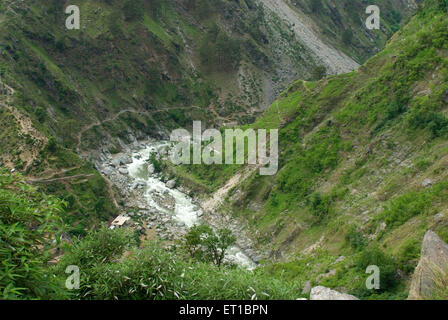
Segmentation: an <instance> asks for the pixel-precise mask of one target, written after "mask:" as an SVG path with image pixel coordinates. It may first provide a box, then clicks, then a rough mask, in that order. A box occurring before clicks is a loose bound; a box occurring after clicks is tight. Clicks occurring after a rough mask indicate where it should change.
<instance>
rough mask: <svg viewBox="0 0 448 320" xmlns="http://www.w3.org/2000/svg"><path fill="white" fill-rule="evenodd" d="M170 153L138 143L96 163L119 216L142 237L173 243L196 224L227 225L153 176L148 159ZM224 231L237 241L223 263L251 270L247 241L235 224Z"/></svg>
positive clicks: (170, 182) (165, 145) (159, 144)
mask: <svg viewBox="0 0 448 320" xmlns="http://www.w3.org/2000/svg"><path fill="white" fill-rule="evenodd" d="M169 152H170V143H169V142H164V141H147V142H144V143H142V142H140V143H134V144H133V145H131V146H127V147H126V150H125V151H124V152H122V153H119V154H114V155H112V154H110V153H108V152H104V153H103V154H102V155H101V160H100V161H98V162H97V163H96V166H97V168H98V170H99V171H100V173H101V174H103V175H104V176H106V177H107V178H108V179H109V180H110V181H111V182H112V183H113V184H114V185H115V186H117V188H118V190H119V193H120V199H121V201H122V204H123V212H122V214H123V215H125V216H128V217H130V218H131V220H130V222H129V225H130V226H131V227H132V228H134V229H136V230H138V231H139V232H140V233H142V234H143V233H145V232H148V230H152V231H154V232H155V234H156V236H157V238H158V239H161V240H166V241H175V240H180V239H182V238H183V237H184V235H185V234H186V233H187V232H188V229H189V228H190V227H192V226H193V225H195V224H198V223H207V224H210V225H211V226H212V227H217V226H221V225H222V221H228V220H229V218H228V217H227V218H225V217H224V218H223V217H222V216H221V217H216V219H214V218H213V216H211V215H210V214H207V216H206V217H205V215H204V211H203V210H202V208H201V202H200V200H199V199H195V198H192V197H191V196H190V192H189V191H188V190H187V189H186V188H184V187H183V186H178V185H177V183H176V180H175V179H169V178H168V177H167V175H166V174H165V173H164V172H156V168H155V167H154V165H153V164H152V163H151V162H150V160H149V158H150V155H151V154H154V155H155V157H156V158H162V159H167V158H168V156H169ZM229 222H230V221H229ZM226 227H228V228H230V229H231V230H232V231H233V232H234V234H235V235H236V236H237V238H238V241H237V244H238V246H235V247H233V248H231V249H230V250H229V252H228V254H227V256H226V260H227V261H230V262H234V263H237V264H238V265H240V266H243V267H246V268H249V269H253V268H254V267H255V266H256V264H255V262H254V260H257V255H256V254H255V253H254V252H253V251H252V250H251V249H250V241H249V240H248V239H245V237H239V233H238V230H236V229H237V227H236V224H231V223H228V225H226ZM240 246H241V247H243V248H244V249H245V251H246V250H247V251H248V254H246V253H245V252H243V250H241V249H240ZM249 255H250V258H249Z"/></svg>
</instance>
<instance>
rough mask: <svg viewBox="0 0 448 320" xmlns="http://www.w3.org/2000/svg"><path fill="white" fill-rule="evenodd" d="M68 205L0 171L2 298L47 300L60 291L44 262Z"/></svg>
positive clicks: (59, 229)
mask: <svg viewBox="0 0 448 320" xmlns="http://www.w3.org/2000/svg"><path fill="white" fill-rule="evenodd" d="M64 206H65V203H64V202H62V201H60V200H59V199H57V198H55V197H53V196H47V195H45V194H43V193H41V192H38V191H37V190H36V189H35V188H33V187H30V186H29V185H27V184H26V183H25V181H24V179H23V177H21V176H20V175H12V174H10V173H8V172H6V171H5V170H4V169H1V168H0V259H1V261H2V263H1V265H0V296H1V298H2V299H33V298H35V297H41V298H47V297H49V295H50V294H51V293H52V292H53V291H55V290H56V291H57V290H58V288H57V287H56V286H55V284H53V283H52V281H49V279H48V277H49V275H48V270H47V269H46V268H45V263H46V261H47V260H48V258H49V256H50V255H49V253H50V250H51V249H52V248H54V245H53V240H55V241H57V242H59V236H60V234H61V232H62V230H63V229H62V226H63V223H62V219H61V216H62V212H63V208H64ZM43 249H44V250H43Z"/></svg>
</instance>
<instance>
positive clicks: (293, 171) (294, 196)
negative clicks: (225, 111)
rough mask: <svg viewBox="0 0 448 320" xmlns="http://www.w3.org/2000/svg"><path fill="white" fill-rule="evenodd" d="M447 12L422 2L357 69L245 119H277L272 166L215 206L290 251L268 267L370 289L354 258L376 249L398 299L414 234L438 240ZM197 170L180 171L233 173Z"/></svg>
mask: <svg viewBox="0 0 448 320" xmlns="http://www.w3.org/2000/svg"><path fill="white" fill-rule="evenodd" d="M447 21H448V20H447V6H446V2H438V1H427V2H426V5H425V7H424V9H422V10H421V11H420V12H419V13H418V14H417V15H416V16H415V17H413V18H412V19H411V21H410V23H409V24H408V25H407V26H406V27H405V28H403V29H402V30H401V31H399V32H398V33H397V34H396V35H395V36H394V37H393V38H392V39H391V41H390V42H389V43H388V45H387V47H386V49H385V50H384V51H382V52H381V53H379V54H378V55H376V56H374V57H373V58H371V59H369V60H368V61H367V62H366V63H365V64H364V65H362V66H361V67H360V69H359V70H358V71H356V72H351V73H348V74H344V75H339V76H331V77H328V78H326V79H324V80H321V81H319V82H306V81H302V80H299V81H296V82H295V83H294V84H292V85H291V87H290V88H289V89H288V90H287V91H285V92H284V93H283V94H282V95H281V97H280V98H279V99H278V100H277V101H276V102H274V104H273V105H272V106H271V107H270V108H268V110H267V111H266V112H265V113H264V115H263V116H262V117H261V118H259V119H258V120H257V121H256V122H255V124H254V125H253V126H251V127H253V128H280V134H279V144H280V145H279V148H280V155H279V160H280V164H279V165H280V169H279V172H278V174H277V175H276V176H273V177H269V176H264V177H263V176H259V175H258V171H255V170H254V171H253V173H252V175H250V176H249V177H248V178H247V179H245V180H244V181H241V182H240V183H239V185H237V186H236V187H234V188H232V189H231V190H230V191H229V192H228V194H227V197H226V198H225V199H226V200H225V201H224V203H223V205H222V208H221V209H222V211H224V212H227V213H228V214H230V215H232V216H233V217H234V218H236V219H240V220H241V221H244V222H245V223H247V224H248V226H249V230H250V231H249V232H248V233H249V234H252V235H253V238H254V240H256V241H257V243H258V249H259V251H261V252H266V251H268V252H270V255H268V256H266V258H269V260H271V259H278V260H279V261H286V260H292V261H291V262H289V263H286V262H285V263H284V264H280V265H277V266H276V267H274V268H273V272H275V273H276V272H281V271H282V270H283V271H284V272H286V274H287V275H288V276H289V277H292V278H297V277H298V278H300V279H302V280H303V281H305V280H311V281H312V282H313V283H320V282H322V283H324V285H325V284H326V285H329V286H332V287H343V288H345V289H346V290H352V292H356V293H357V295H360V296H366V295H367V296H369V295H371V294H372V293H371V292H370V293H369V292H366V291H365V290H364V291H363V290H361V289H362V287H363V286H364V284H363V283H361V282H362V281H361V280H359V282H356V281H355V282H353V283H352V281H353V278H354V277H357V279H363V276H362V274H363V273H364V272H365V268H364V270H363V269H362V267H356V268H354V267H353V264H355V265H356V264H358V263H359V264H358V265H359V266H364V265H365V264H366V261H367V262H369V261H370V262H372V259H373V258H372V257H384V259H383V258H381V259H380V260H381V261H382V262H381V261H380V262H381V263H382V264H383V265H384V268H385V269H387V268H388V269H389V270H392V271H391V272H389V276H390V277H391V278H390V279H392V278H394V279H395V277H398V279H400V281H401V282H399V283H397V282H394V281H392V280H391V281H392V282H391V283H390V286H389V287H388V288H384V290H383V293H385V294H386V296H387V295H388V294H390V293H392V292H395V293H396V294H398V296H396V297H406V296H407V294H406V288H405V285H406V281H407V280H408V278H407V277H408V275H409V272H412V271H413V269H414V267H415V265H416V263H417V258H418V255H419V246H420V243H421V240H422V239H423V235H424V233H425V232H426V231H427V229H429V228H431V229H433V230H434V231H436V232H437V233H438V234H439V235H441V236H442V238H443V239H444V240H445V241H446V240H447V237H448V234H447V233H446V227H447V224H448V214H447V210H448V202H447V200H446V199H447V194H448V180H447V178H448V176H447V173H448V170H447V163H448V162H447V161H448V149H447V134H448V118H447V112H448V109H447V107H448V34H447V30H448V24H447V23H448V22H447ZM202 169H204V168H185V170H187V171H189V174H190V175H191V174H195V175H196V177H197V179H198V181H200V182H201V183H203V184H207V185H209V186H210V188H211V189H216V188H218V187H219V186H220V184H221V185H224V184H225V181H226V180H227V179H228V178H229V177H230V176H231V175H232V174H233V173H234V172H236V171H238V167H232V168H229V167H225V168H220V167H208V168H207V169H204V170H202ZM221 169H222V170H221ZM244 170H246V169H244ZM207 181H210V182H207ZM375 250H377V251H375ZM369 254H371V256H369ZM341 255H344V256H346V257H349V258H347V259H346V261H345V262H340V260H338V262H337V263H336V264H334V263H333V262H334V261H335V260H337V258H338V256H341ZM364 258H365V260H362V261H363V262H362V263H361V262H360V260H359V259H364ZM296 259H297V260H296ZM373 260H374V259H373ZM341 261H342V260H341ZM371 264H375V263H371ZM310 265H314V266H315V267H314V268H311V269H309V268H307V267H306V266H310ZM367 265H369V264H366V266H367ZM332 269H334V272H331V273H330V274H328V275H326V276H322V274H326V273H327V272H328V271H329V270H332ZM325 270H326V271H325ZM319 275H320V276H319ZM358 289H360V290H361V291H360V292H357V291H356V290H358ZM353 290H355V291H353ZM395 293H394V294H395ZM386 296H384V297H386Z"/></svg>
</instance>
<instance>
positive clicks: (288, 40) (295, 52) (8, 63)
mask: <svg viewBox="0 0 448 320" xmlns="http://www.w3.org/2000/svg"><path fill="white" fill-rule="evenodd" d="M395 2H396V1H395V0H390V3H393V4H394V3H395ZM70 4H76V5H78V6H79V7H80V10H81V29H80V30H67V29H66V27H65V19H66V18H67V16H68V15H66V14H65V12H64V11H65V8H66V6H67V5H68V2H67V3H66V2H64V1H59V0H53V1H37V0H35V1H13V0H5V1H2V3H0V81H1V87H2V88H3V89H1V96H0V103H2V108H1V110H0V119H1V120H0V121H1V124H2V126H3V130H2V133H1V137H2V139H1V141H0V151H1V152H0V163H1V164H2V165H4V166H6V167H7V168H9V169H14V170H18V171H21V172H24V173H25V174H26V175H28V177H29V180H30V182H32V183H35V184H38V185H39V186H41V187H42V188H44V189H45V190H46V191H48V192H50V193H53V194H56V195H58V196H60V197H63V198H65V199H66V200H67V201H68V203H69V208H68V213H69V215H67V217H68V221H69V223H70V224H73V225H76V226H77V227H76V228H77V230H78V232H82V230H84V229H85V228H86V227H87V226H89V225H92V224H95V223H97V222H98V221H101V220H104V219H108V218H110V217H112V216H113V215H115V214H116V213H117V209H118V208H119V202H120V201H119V199H118V197H117V196H116V195H114V194H115V193H116V191H115V190H114V189H113V187H112V186H111V183H110V182H108V181H107V180H104V179H103V178H102V177H101V176H100V175H99V174H98V173H97V172H96V170H95V169H94V168H93V165H91V164H89V163H86V162H85V160H82V159H81V158H80V157H79V156H81V157H82V158H84V159H86V158H90V157H91V156H99V155H101V153H102V152H103V151H107V152H112V153H116V152H119V151H120V150H121V149H122V147H123V146H124V145H127V144H130V143H133V142H134V141H135V140H136V139H144V138H146V137H148V136H151V137H161V136H166V135H167V133H168V132H169V129H171V128H175V127H178V126H182V127H185V126H189V125H190V124H191V120H203V121H204V122H206V123H208V124H210V125H213V124H215V125H220V124H223V123H224V124H229V123H249V122H253V121H254V120H255V116H256V115H257V114H258V113H259V112H260V111H262V110H264V109H265V108H266V106H267V105H269V104H270V103H271V102H272V101H273V100H274V99H275V97H276V96H277V93H278V92H280V90H282V89H283V88H285V86H286V84H287V83H290V81H291V79H294V78H297V77H299V78H306V79H308V78H310V77H312V74H313V71H314V70H315V69H316V68H317V67H318V66H320V65H321V64H322V60H323V59H322V57H321V56H320V52H319V51H318V50H317V51H316V47H315V45H310V43H309V41H307V39H304V38H303V37H302V36H301V34H300V33H297V32H296V31H297V28H296V29H294V28H292V27H291V24H292V23H295V22H297V19H296V18H294V21H284V17H281V16H280V17H279V16H278V15H277V14H276V13H275V12H271V11H270V10H269V9H268V8H266V7H264V5H263V3H262V2H260V1H256V0H244V1H228V0H213V1H206V0H170V1H161V0H155V1H142V0H140V1H125V2H122V1H109V0H107V1H106V0H105V1H91V0H79V1H77V2H76V3H70ZM264 4H266V3H264ZM277 13H278V12H277ZM310 19H311V18H310ZM303 23H304V25H306V23H305V22H303ZM348 25H350V23H349V24H348ZM310 28H311V27H310ZM378 34H381V37H385V36H387V34H388V33H387V32H383V31H379V33H378ZM307 35H308V38H309V37H310V35H311V36H312V39H313V43H315V42H316V41H317V43H318V44H319V45H322V46H325V47H326V48H328V50H329V51H328V50H327V51H325V52H326V53H325V54H326V55H327V54H328V53H332V54H334V55H335V56H336V57H343V58H342V60H340V59H336V60H331V61H327V62H326V63H325V64H326V65H327V67H328V68H327V69H328V70H327V71H328V72H330V73H337V72H342V71H347V70H351V69H352V68H354V67H356V63H354V61H353V60H352V59H351V58H349V57H348V56H346V55H344V54H341V53H339V52H338V51H337V50H336V49H334V48H333V47H331V45H329V44H328V45H327V44H324V42H323V40H320V37H321V36H322V32H321V31H320V29H319V28H315V30H313V32H311V31H307ZM308 40H309V39H308ZM336 42H337V41H336ZM365 45H366V47H369V44H368V42H365ZM366 52H367V51H366ZM324 60H325V59H324ZM6 88H7V89H6ZM81 217H82V218H81ZM80 218H81V220H85V219H86V220H87V221H82V223H81V224H78V223H79V220H80Z"/></svg>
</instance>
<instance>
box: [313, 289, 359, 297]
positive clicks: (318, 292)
mask: <svg viewBox="0 0 448 320" xmlns="http://www.w3.org/2000/svg"><path fill="white" fill-rule="evenodd" d="M310 300H359V299H358V298H356V297H355V296H352V295H350V294H346V293H340V292H337V291H335V290H331V289H330V288H326V287H322V286H319V287H314V288H313V289H311V294H310Z"/></svg>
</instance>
